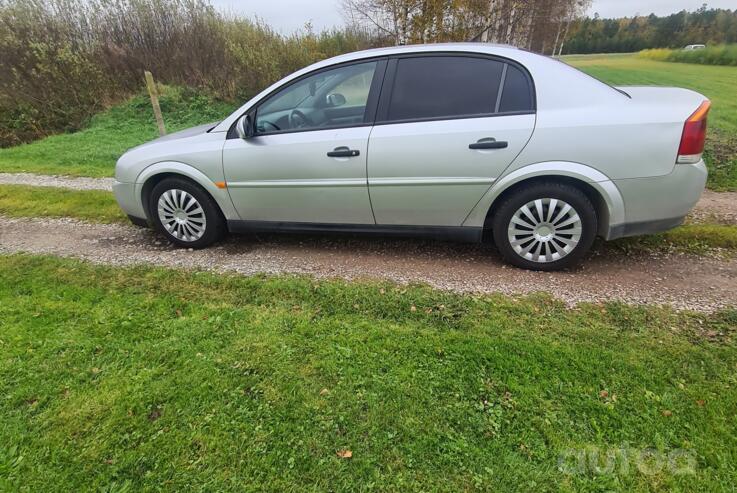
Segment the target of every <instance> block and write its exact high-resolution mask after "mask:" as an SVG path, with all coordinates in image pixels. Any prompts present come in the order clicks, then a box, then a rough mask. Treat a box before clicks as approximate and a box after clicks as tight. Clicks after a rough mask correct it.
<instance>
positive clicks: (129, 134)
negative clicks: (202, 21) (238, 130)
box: [0, 87, 235, 177]
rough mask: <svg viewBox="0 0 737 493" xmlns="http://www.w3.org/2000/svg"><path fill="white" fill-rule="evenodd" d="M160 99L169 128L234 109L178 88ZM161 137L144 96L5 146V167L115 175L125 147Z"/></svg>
mask: <svg viewBox="0 0 737 493" xmlns="http://www.w3.org/2000/svg"><path fill="white" fill-rule="evenodd" d="M160 104H161V110H162V112H163V114H164V121H165V123H166V127H167V130H168V131H169V132H174V131H177V130H181V129H184V128H187V127H192V126H195V125H199V124H202V123H209V122H215V121H218V120H220V119H222V118H224V117H225V116H227V115H228V114H229V113H230V112H231V111H233V110H234V109H235V108H234V106H233V105H231V104H228V103H223V102H220V101H215V100H213V99H211V98H208V97H206V96H203V95H201V94H198V93H196V92H194V91H191V90H186V89H181V88H174V87H163V90H162V95H161V100H160ZM157 136H158V133H157V130H156V123H155V121H154V117H153V113H152V111H151V102H150V101H149V99H148V96H146V95H139V96H136V97H134V98H132V99H131V100H129V101H127V102H125V103H123V104H120V105H118V106H115V107H113V108H111V109H110V110H108V111H106V112H104V113H101V114H99V115H97V116H96V117H95V118H93V119H92V121H91V122H90V124H89V126H88V127H87V128H85V129H84V130H81V131H79V132H76V133H71V134H61V135H54V136H51V137H47V138H45V139H42V140H39V141H37V142H32V143H30V144H25V145H20V146H16V147H10V148H6V149H0V172H29V173H40V174H54V175H69V176H92V177H107V176H113V172H114V168H115V161H116V160H117V159H118V158H119V157H120V156H121V155H122V154H123V153H124V152H125V151H126V150H128V149H130V148H131V147H135V146H137V145H139V144H142V143H144V142H147V141H149V140H152V139H154V138H156V137H157Z"/></svg>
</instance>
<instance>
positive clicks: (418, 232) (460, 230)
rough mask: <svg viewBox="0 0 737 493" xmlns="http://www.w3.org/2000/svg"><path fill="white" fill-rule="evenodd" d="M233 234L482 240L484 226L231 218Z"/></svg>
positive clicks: (230, 225) (472, 241)
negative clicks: (311, 234)
mask: <svg viewBox="0 0 737 493" xmlns="http://www.w3.org/2000/svg"><path fill="white" fill-rule="evenodd" d="M228 229H229V230H230V232H231V233H322V234H325V233H328V234H366V235H375V236H392V237H402V238H431V239H435V240H449V241H459V242H465V243H480V242H481V240H482V238H483V232H484V230H483V228H469V227H462V226H395V225H386V224H381V225H380V224H332V223H290V222H278V221H228Z"/></svg>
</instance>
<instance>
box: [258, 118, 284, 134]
mask: <svg viewBox="0 0 737 493" xmlns="http://www.w3.org/2000/svg"><path fill="white" fill-rule="evenodd" d="M258 123H259V124H260V125H261V126H264V125H270V126H272V127H274V130H276V131H279V130H281V128H279V125H277V124H276V123H272V122H270V121H269V120H261V121H259V122H258ZM263 131H264V132H265V131H266V129H264V130H263Z"/></svg>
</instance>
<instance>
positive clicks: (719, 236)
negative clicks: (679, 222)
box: [605, 224, 737, 255]
mask: <svg viewBox="0 0 737 493" xmlns="http://www.w3.org/2000/svg"><path fill="white" fill-rule="evenodd" d="M605 248H613V249H615V250H623V251H626V252H638V251H648V252H652V251H663V252H683V253H691V254H696V255H711V254H712V253H714V252H715V250H721V251H723V252H725V253H727V254H730V255H734V253H736V252H737V226H735V225H727V224H686V225H684V226H680V227H678V228H675V229H672V230H670V231H666V232H665V233H659V234H655V235H647V236H636V237H632V238H623V239H620V240H616V241H614V242H611V243H607V244H606V246H605Z"/></svg>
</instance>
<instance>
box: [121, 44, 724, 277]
mask: <svg viewBox="0 0 737 493" xmlns="http://www.w3.org/2000/svg"><path fill="white" fill-rule="evenodd" d="M709 105H710V103H709V101H708V100H707V99H706V98H705V97H704V96H702V95H701V94H698V93H696V92H693V91H690V90H686V89H677V88H656V87H617V88H614V87H611V86H608V85H606V84H604V83H602V82H600V81H598V80H596V79H594V78H591V77H589V76H588V75H585V74H583V73H582V72H580V71H578V70H575V69H573V68H571V67H570V66H568V65H566V64H564V63H561V62H559V61H556V60H554V59H551V58H547V57H544V56H540V55H536V54H534V53H530V52H527V51H524V50H519V49H516V48H513V47H509V46H494V45H489V44H437V45H427V46H406V47H397V48H388V49H379V50H370V51H363V52H358V53H351V54H348V55H343V56H339V57H337V58H333V59H330V60H325V61H322V62H320V63H317V64H315V65H312V66H310V67H307V68H305V69H302V70H300V71H298V72H296V73H294V74H292V75H290V76H288V77H286V78H285V79H283V80H281V81H279V82H277V83H276V84H274V85H273V86H271V87H269V88H267V89H266V90H264V91H263V92H262V93H261V94H259V95H258V96H256V97H254V98H253V99H251V100H250V101H248V102H247V103H246V104H244V105H243V106H242V107H241V108H239V109H238V110H237V111H235V112H234V113H233V114H232V115H230V116H229V117H227V118H226V119H225V120H223V121H222V122H220V123H217V124H211V125H204V126H201V127H197V128H192V129H189V130H185V131H182V132H179V133H175V134H171V135H168V136H166V137H163V138H160V139H157V140H155V141H153V142H150V143H148V144H144V145H142V146H139V147H136V148H135V149H132V150H130V151H128V152H127V153H126V154H125V155H123V156H122V157H121V158H120V160H119V161H118V164H117V167H116V174H115V176H116V183H115V185H114V189H115V195H116V197H117V200H118V202H119V204H120V206H121V207H122V208H123V210H124V211H125V212H126V213H127V214H128V215H129V216H130V218H131V220H132V221H133V222H134V223H136V224H139V225H142V226H143V225H146V226H153V227H154V228H156V229H157V230H158V231H159V232H160V233H161V234H162V235H164V236H166V237H167V238H168V239H169V240H170V241H171V242H173V243H175V244H177V245H181V246H184V247H189V248H201V247H205V246H207V245H210V244H211V243H213V242H215V241H217V240H219V239H220V238H222V236H223V235H224V234H225V233H226V232H228V231H230V232H264V231H290V232H312V233H323V232H349V233H375V234H380V235H408V236H425V237H433V238H442V239H454V240H462V241H474V242H480V241H493V242H494V243H495V244H496V246H497V248H498V250H499V251H500V253H501V254H502V255H503V257H504V258H505V259H506V260H507V261H508V262H510V263H511V264H514V265H516V266H519V267H524V268H529V269H537V270H554V269H560V268H564V267H568V266H570V265H572V264H574V263H575V262H577V261H579V260H580V259H581V258H582V257H583V256H584V255H585V254H586V252H587V250H588V249H589V248H590V247H591V245H592V243H593V241H594V239H595V237H597V236H600V237H603V238H604V239H607V240H610V239H614V238H621V237H623V236H631V235H639V234H648V233H654V232H657V231H663V230H666V229H669V228H672V227H674V226H677V225H678V224H680V223H681V222H682V221H683V218H684V217H685V216H686V214H687V213H688V212H689V210H690V209H691V208H692V207H693V206H694V204H695V203H696V202H697V201H698V199H699V197H700V195H701V193H702V191H703V189H704V185H705V182H706V176H707V172H706V167H705V166H704V162H703V160H702V152H703V149H704V139H705V135H706V117H707V113H708V111H709Z"/></svg>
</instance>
